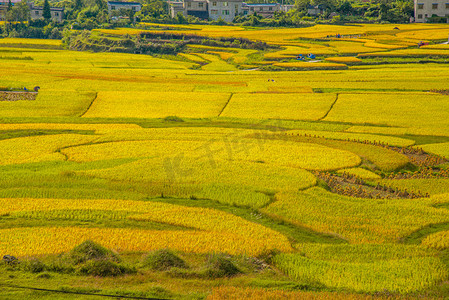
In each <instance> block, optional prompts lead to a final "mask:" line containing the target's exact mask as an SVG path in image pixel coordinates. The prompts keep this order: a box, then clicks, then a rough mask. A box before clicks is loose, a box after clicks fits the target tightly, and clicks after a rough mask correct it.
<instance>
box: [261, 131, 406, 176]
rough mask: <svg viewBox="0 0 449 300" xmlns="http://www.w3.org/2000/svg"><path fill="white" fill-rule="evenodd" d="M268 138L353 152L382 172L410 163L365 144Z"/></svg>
mask: <svg viewBox="0 0 449 300" xmlns="http://www.w3.org/2000/svg"><path fill="white" fill-rule="evenodd" d="M267 138H272V139H277V140H289V141H297V142H299V143H314V144H319V145H323V146H326V147H330V148H335V149H341V150H345V151H349V152H352V153H354V154H356V155H358V156H359V157H362V158H364V159H366V160H367V161H369V162H371V163H373V164H374V165H375V166H376V167H377V168H379V169H380V170H382V171H390V172H391V171H395V170H398V169H400V168H403V167H405V166H406V165H407V164H408V163H409V159H408V157H407V156H405V155H404V154H401V153H398V152H396V151H393V150H390V149H386V148H383V147H379V146H375V145H370V144H363V143H358V142H351V141H340V140H330V139H324V138H319V137H313V136H310V135H309V136H307V137H306V136H295V135H287V134H273V135H271V136H270V135H268V136H267Z"/></svg>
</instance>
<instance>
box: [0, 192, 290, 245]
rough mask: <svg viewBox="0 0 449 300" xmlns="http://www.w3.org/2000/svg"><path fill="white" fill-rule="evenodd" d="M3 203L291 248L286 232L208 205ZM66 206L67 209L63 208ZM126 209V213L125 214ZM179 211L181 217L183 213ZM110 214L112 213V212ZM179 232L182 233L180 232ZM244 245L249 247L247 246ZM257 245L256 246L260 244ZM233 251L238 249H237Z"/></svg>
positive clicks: (8, 208)
mask: <svg viewBox="0 0 449 300" xmlns="http://www.w3.org/2000/svg"><path fill="white" fill-rule="evenodd" d="M0 203H2V208H1V210H0V215H4V214H13V215H14V214H17V215H19V216H32V215H38V214H39V212H53V211H56V212H57V214H59V215H61V216H65V218H69V219H70V218H73V216H75V218H78V217H77V214H84V215H86V216H87V218H89V219H90V218H92V216H95V217H98V216H102V213H101V212H102V211H105V212H116V213H115V214H113V215H112V216H117V217H114V218H119V219H121V218H125V217H128V218H130V219H133V220H140V221H145V220H148V221H155V222H159V223H166V224H171V225H176V226H182V227H186V228H194V229H198V230H202V231H208V232H215V234H216V235H217V236H225V235H226V234H228V233H229V234H231V235H233V236H234V237H235V238H237V239H238V240H240V241H244V240H245V236H246V237H248V236H250V239H252V241H253V242H255V241H256V240H260V241H259V242H258V243H259V244H260V246H261V247H265V248H266V249H268V248H270V247H276V248H278V249H283V251H290V250H291V248H290V245H289V243H288V241H287V238H285V237H284V236H283V235H281V234H279V233H277V232H275V231H273V230H271V229H268V228H266V227H264V226H262V225H259V224H255V223H252V222H249V221H246V220H244V219H242V218H240V217H236V216H234V215H232V214H228V213H225V212H221V211H218V210H214V209H208V208H196V207H183V206H177V205H172V204H166V203H159V202H142V201H129V200H82V199H20V198H19V199H0ZM64 210H65V211H66V213H64V212H63V211H64ZM73 211H76V214H74V212H73ZM125 212H126V213H127V214H124V213H125ZM180 214H181V215H182V217H180ZM107 216H108V217H111V215H110V214H108V215H107ZM162 234H164V232H162ZM0 235H1V233H0ZM177 235H178V236H179V235H180V233H178V234H177ZM239 235H240V237H239ZM262 244H263V245H262ZM228 246H229V245H228ZM248 246H249V245H248ZM0 247H1V246H0ZM243 247H244V248H248V247H246V246H243ZM255 248H257V246H256V247H255ZM152 249H155V248H152ZM156 249H157V248H156ZM242 249H243V248H242ZM141 250H143V249H141ZM216 250H217V251H218V249H216ZM247 250H248V249H246V250H245V252H246V251H247ZM44 251H45V250H44ZM231 251H232V250H231ZM234 251H238V250H237V249H235V250H234ZM257 251H261V248H258V250H256V252H257ZM40 253H46V252H40ZM50 253H55V252H50ZM234 253H235V252H234ZM242 253H243V252H242Z"/></svg>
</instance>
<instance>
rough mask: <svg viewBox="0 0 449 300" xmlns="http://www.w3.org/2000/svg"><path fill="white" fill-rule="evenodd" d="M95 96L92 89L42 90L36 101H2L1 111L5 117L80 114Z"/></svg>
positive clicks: (0, 104)
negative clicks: (81, 90)
mask: <svg viewBox="0 0 449 300" xmlns="http://www.w3.org/2000/svg"><path fill="white" fill-rule="evenodd" d="M28 87H29V88H31V87H32V86H28ZM94 98H95V93H94V92H92V91H86V92H76V91H73V90H72V91H61V90H59V91H40V92H39V94H38V96H37V98H36V100H34V101H14V102H10V101H0V113H1V115H2V116H3V117H54V116H56V117H61V116H79V115H80V114H82V113H83V112H84V111H85V110H86V109H87V107H88V106H89V104H90V103H91V102H92V100H93V99H94Z"/></svg>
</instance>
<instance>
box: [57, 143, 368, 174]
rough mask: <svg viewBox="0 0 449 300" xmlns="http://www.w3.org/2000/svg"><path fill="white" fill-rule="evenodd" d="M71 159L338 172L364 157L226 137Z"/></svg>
mask: <svg viewBox="0 0 449 300" xmlns="http://www.w3.org/2000/svg"><path fill="white" fill-rule="evenodd" d="M62 153H64V154H65V155H67V156H68V157H69V159H70V160H73V161H78V162H83V161H95V160H102V159H116V158H127V157H129V158H131V157H140V158H145V157H148V158H149V157H158V160H162V159H169V158H175V157H178V156H185V157H189V158H190V159H188V160H186V162H187V163H189V164H190V163H193V164H194V165H196V162H195V161H194V160H195V159H196V160H205V161H213V160H216V159H218V160H223V161H224V160H229V161H236V162H237V161H240V162H244V161H246V162H260V163H267V164H273V165H277V166H286V167H294V168H303V169H308V170H335V169H341V168H347V167H354V166H357V165H359V164H360V162H361V160H360V158H359V157H358V156H357V155H355V154H352V153H351V152H349V151H345V150H339V149H334V148H329V147H326V146H321V145H317V144H308V143H296V142H285V141H277V140H264V139H263V137H257V138H240V137H235V136H231V137H224V138H223V139H222V140H210V141H201V142H200V141H156V142H155V141H132V142H113V143H99V144H93V145H86V146H80V147H71V148H66V149H63V150H62Z"/></svg>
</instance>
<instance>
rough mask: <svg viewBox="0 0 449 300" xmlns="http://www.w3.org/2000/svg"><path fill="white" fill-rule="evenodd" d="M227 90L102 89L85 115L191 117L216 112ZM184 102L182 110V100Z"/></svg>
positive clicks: (223, 100)
mask: <svg viewBox="0 0 449 300" xmlns="http://www.w3.org/2000/svg"><path fill="white" fill-rule="evenodd" d="M229 97H230V94H228V93H190V92H189V93H184V92H99V93H98V96H97V99H95V101H94V103H93V104H92V106H91V107H90V109H89V110H88V111H87V113H86V114H85V115H83V116H84V117H89V118H97V117H103V118H127V117H128V118H136V117H140V118H164V117H167V116H175V115H176V116H179V117H189V118H201V117H213V116H217V115H218V114H219V113H220V111H221V109H222V108H223V107H224V105H225V104H226V101H227V100H228V99H229ZM178 101H181V102H182V110H180V104H179V102H178Z"/></svg>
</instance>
